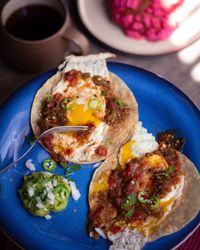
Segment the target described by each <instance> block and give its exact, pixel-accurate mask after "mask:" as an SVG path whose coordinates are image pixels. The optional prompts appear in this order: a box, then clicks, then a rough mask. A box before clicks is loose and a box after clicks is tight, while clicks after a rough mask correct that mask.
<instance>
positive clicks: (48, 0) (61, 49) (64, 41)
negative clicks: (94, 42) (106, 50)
mask: <svg viewBox="0 0 200 250" xmlns="http://www.w3.org/2000/svg"><path fill="white" fill-rule="evenodd" d="M28 5H32V6H33V5H45V6H47V7H49V8H52V9H54V10H56V11H57V12H58V13H59V14H60V15H61V16H62V17H63V24H62V25H61V27H60V28H59V29H58V30H57V31H56V32H55V33H54V34H52V35H51V36H49V37H46V38H43V39H40V40H34V41H31V40H26V39H21V38H18V37H17V36H15V35H13V34H12V33H10V32H8V30H7V29H6V27H5V24H6V22H7V20H8V18H9V17H10V16H11V15H12V14H13V13H14V12H15V11H17V10H19V9H20V8H23V7H26V6H28ZM29 7H30V6H29ZM0 38H1V53H2V55H3V57H4V58H5V60H6V61H8V62H9V63H11V64H12V65H14V66H15V67H17V68H20V69H23V70H27V71H32V72H34V71H35V72H36V71H43V70H46V69H49V68H53V67H55V66H57V65H58V64H59V63H60V62H61V61H62V60H63V59H64V56H65V55H66V54H67V53H69V52H70V51H69V50H70V41H71V42H73V43H75V44H76V45H77V46H78V47H79V48H80V52H81V54H87V53H88V50H89V43H88V40H87V38H86V37H85V36H84V35H83V34H82V33H80V32H79V31H77V30H75V29H74V28H71V21H70V16H69V11H68V8H67V4H66V2H65V1H62V0H26V1H24V0H9V1H8V2H7V3H6V4H5V5H4V6H3V8H2V11H1V36H0Z"/></svg>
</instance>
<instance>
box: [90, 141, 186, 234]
mask: <svg viewBox="0 0 200 250" xmlns="http://www.w3.org/2000/svg"><path fill="white" fill-rule="evenodd" d="M183 186H184V173H183V171H182V169H181V164H180V161H179V155H178V153H177V151H176V150H174V149H173V148H168V147H167V148H165V147H163V146H161V145H160V146H159V148H158V149H157V150H156V151H154V152H152V153H147V154H145V155H144V156H143V157H140V158H134V159H132V160H130V161H129V162H128V163H127V164H126V167H125V169H122V168H121V167H120V166H118V167H117V168H116V169H114V170H111V171H110V173H109V174H108V177H107V190H105V191H103V192H102V191H100V192H95V193H93V194H91V196H93V198H92V197H91V199H94V200H95V201H96V205H95V207H93V210H92V211H91V213H90V222H91V223H90V230H93V229H94V228H96V227H100V228H102V229H104V230H105V231H106V232H111V233H113V234H116V233H117V232H119V231H121V230H123V229H124V228H125V227H129V228H131V229H134V228H137V231H138V232H141V233H142V234H144V235H145V236H148V234H149V233H150V232H151V231H152V230H154V229H155V228H156V227H157V226H158V225H159V223H160V222H161V220H162V219H163V218H164V217H165V216H166V215H167V214H168V213H169V212H170V210H171V208H172V206H173V205H174V203H175V201H176V199H177V198H178V197H179V196H180V195H181V193H182V189H183ZM95 236H97V235H96V233H94V237H95Z"/></svg>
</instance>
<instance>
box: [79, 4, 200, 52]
mask: <svg viewBox="0 0 200 250" xmlns="http://www.w3.org/2000/svg"><path fill="white" fill-rule="evenodd" d="M193 1H194V2H192V4H194V5H195V4H197V5H199V4H200V1H199V0H193ZM107 2H108V0H78V10H79V15H80V17H81V19H82V21H83V23H84V25H85V26H86V27H87V29H88V30H89V31H90V32H91V33H92V34H93V35H94V36H95V37H96V38H97V39H98V40H100V41H101V42H103V43H105V44H107V45H109V46H110V47H112V48H114V49H117V50H121V51H123V52H126V53H131V54H137V55H159V54H165V53H169V52H173V51H177V50H180V49H182V48H183V47H185V46H187V45H189V44H190V43H192V42H194V41H195V40H196V39H198V38H199V37H200V25H199V19H200V8H197V9H196V10H195V11H193V12H192V14H191V15H190V17H189V18H186V19H185V21H184V22H182V23H181V24H180V25H179V27H178V29H176V30H175V31H174V32H173V34H172V35H171V36H170V38H169V39H167V40H164V41H159V42H148V41H145V40H134V39H132V38H129V37H127V36H125V35H124V33H123V31H122V29H121V28H119V27H117V26H116V25H115V24H114V23H113V22H112V21H111V19H110V17H109V14H108V10H107V8H106V5H107ZM188 2H190V3H189V4H191V0H190V1H188Z"/></svg>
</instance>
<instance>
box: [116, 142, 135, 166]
mask: <svg viewBox="0 0 200 250" xmlns="http://www.w3.org/2000/svg"><path fill="white" fill-rule="evenodd" d="M133 144H134V141H133V140H130V141H128V142H127V143H126V144H124V145H123V146H122V147H121V149H120V153H119V154H120V155H119V163H120V165H121V168H122V169H125V165H126V163H127V162H128V161H129V160H131V159H133V158H134V155H133V152H132V149H131V147H132V145H133Z"/></svg>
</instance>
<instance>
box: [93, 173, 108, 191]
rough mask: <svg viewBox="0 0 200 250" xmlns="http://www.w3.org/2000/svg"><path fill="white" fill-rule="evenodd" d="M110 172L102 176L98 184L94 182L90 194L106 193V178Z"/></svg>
mask: <svg viewBox="0 0 200 250" xmlns="http://www.w3.org/2000/svg"><path fill="white" fill-rule="evenodd" d="M109 174H110V171H108V172H105V173H103V174H102V176H101V178H100V179H99V181H98V182H95V183H94V185H93V187H92V192H95V193H96V192H100V191H106V190H107V189H108V176H109Z"/></svg>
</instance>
